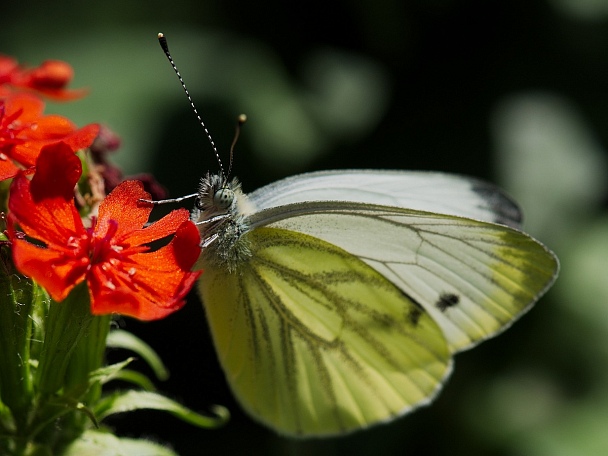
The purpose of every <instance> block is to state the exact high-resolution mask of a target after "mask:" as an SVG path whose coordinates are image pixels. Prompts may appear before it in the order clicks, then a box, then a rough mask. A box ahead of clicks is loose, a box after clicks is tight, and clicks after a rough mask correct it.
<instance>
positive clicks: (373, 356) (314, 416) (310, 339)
mask: <svg viewBox="0 0 608 456" xmlns="http://www.w3.org/2000/svg"><path fill="white" fill-rule="evenodd" d="M243 241H245V242H247V243H248V244H249V248H250V249H251V252H252V256H251V258H250V259H249V260H248V261H247V262H244V263H243V264H241V266H240V267H239V269H238V270H237V271H236V272H234V273H229V272H226V271H223V270H221V269H219V268H213V267H207V268H205V265H204V264H203V268H204V269H205V274H204V277H203V278H202V280H201V281H200V282H199V290H200V292H201V295H202V298H203V301H204V304H205V308H206V313H207V317H208V320H209V323H210V327H211V329H212V333H213V337H214V342H215V345H216V348H217V352H218V354H219V357H220V361H221V363H222V366H223V368H224V370H225V372H226V375H227V378H228V381H229V383H230V385H231V387H232V389H233V391H234V393H235V395H236V396H237V397H238V398H239V401H240V402H241V403H242V404H243V406H244V407H245V408H246V409H247V410H248V411H249V412H250V413H251V414H252V415H253V416H254V417H257V418H258V419H259V420H261V421H262V422H265V423H266V424H268V425H269V426H271V427H272V428H274V429H276V430H278V431H279V432H282V433H285V434H290V435H332V434H340V433H344V432H348V431H351V430H354V429H358V428H361V427H366V426H369V425H371V424H374V423H377V422H382V421H387V420H389V419H391V418H392V417H394V416H397V415H400V414H403V413H406V412H407V411H409V410H411V409H412V408H414V407H416V406H418V405H422V404H424V403H426V402H428V401H429V400H430V399H431V398H432V397H433V396H434V394H435V392H436V391H437V390H438V389H439V387H440V386H441V384H442V382H443V380H444V379H445V377H446V376H447V375H448V373H449V371H450V366H451V359H450V352H449V349H448V344H447V343H446V340H445V338H444V335H443V333H442V331H441V329H440V328H439V326H438V325H437V324H436V323H435V322H434V321H433V320H432V318H430V316H429V315H428V313H427V312H426V311H425V310H424V309H423V308H422V307H420V306H419V305H418V304H417V303H416V302H414V301H412V300H411V299H410V298H409V297H408V296H406V295H405V294H404V293H403V292H402V291H401V290H399V289H398V288H397V287H395V286H394V285H393V284H392V283H391V282H389V281H388V280H386V279H385V278H384V277H383V276H382V275H381V274H379V273H378V272H376V271H375V270H374V269H372V268H370V267H369V266H368V265H367V264H365V263H364V262H363V261H361V260H359V259H358V258H356V257H355V256H352V255H350V254H349V253H348V252H346V251H344V250H342V249H341V248H339V247H336V246H334V245H331V244H329V243H327V242H325V241H323V240H321V239H317V238H315V237H312V236H309V235H306V234H302V233H298V232H294V231H289V230H284V229H276V228H265V227H260V228H256V229H254V230H252V231H250V232H248V233H247V234H246V235H245V236H244V239H243Z"/></svg>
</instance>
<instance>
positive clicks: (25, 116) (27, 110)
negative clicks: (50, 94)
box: [4, 93, 44, 123]
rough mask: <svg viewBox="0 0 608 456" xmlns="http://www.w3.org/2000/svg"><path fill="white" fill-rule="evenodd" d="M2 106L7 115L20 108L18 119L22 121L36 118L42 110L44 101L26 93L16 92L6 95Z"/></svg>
mask: <svg viewBox="0 0 608 456" xmlns="http://www.w3.org/2000/svg"><path fill="white" fill-rule="evenodd" d="M4 106H5V109H6V115H7V116H10V115H12V114H14V113H16V112H17V111H19V110H22V113H21V115H20V116H19V121H20V122H24V123H27V122H33V121H35V120H37V119H38V118H40V116H41V115H42V113H43V112H44V102H43V101H42V100H41V99H40V98H38V97H36V96H35V95H31V94H28V93H17V94H14V95H11V96H9V97H7V98H6V99H5V100H4Z"/></svg>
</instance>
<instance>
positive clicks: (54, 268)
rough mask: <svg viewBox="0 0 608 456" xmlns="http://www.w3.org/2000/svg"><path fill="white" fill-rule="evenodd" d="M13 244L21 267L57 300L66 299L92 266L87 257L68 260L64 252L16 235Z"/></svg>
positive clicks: (17, 262)
mask: <svg viewBox="0 0 608 456" xmlns="http://www.w3.org/2000/svg"><path fill="white" fill-rule="evenodd" d="M11 247H12V252H13V259H14V262H15V266H17V269H18V270H19V271H20V272H21V273H23V274H25V275H26V276H29V277H32V278H34V280H36V282H38V283H39V284H40V285H42V286H43V287H44V288H45V290H46V291H48V293H49V294H50V295H51V297H52V298H53V299H54V300H55V301H63V300H64V299H65V298H66V296H67V295H68V294H69V293H70V291H71V290H72V288H74V287H75V286H76V285H77V284H79V283H80V282H82V281H83V280H84V277H85V272H86V269H87V266H88V261H87V260H86V258H83V259H80V260H79V259H70V261H66V256H65V254H64V252H61V251H57V250H54V249H44V248H41V247H37V246H35V245H33V244H30V243H29V242H27V241H25V240H20V239H14V238H13V239H12V243H11Z"/></svg>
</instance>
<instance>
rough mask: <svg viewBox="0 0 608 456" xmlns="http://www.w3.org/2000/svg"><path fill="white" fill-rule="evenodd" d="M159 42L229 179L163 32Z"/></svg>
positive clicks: (160, 34)
mask: <svg viewBox="0 0 608 456" xmlns="http://www.w3.org/2000/svg"><path fill="white" fill-rule="evenodd" d="M158 42H159V43H160V47H161V48H162V49H163V52H164V53H165V55H166V56H167V59H169V63H170V64H171V66H172V67H173V71H175V74H176V75H177V78H178V79H179V82H180V83H181V85H182V88H183V89H184V92H185V93H186V97H188V101H189V102H190V107H191V108H192V110H193V111H194V114H195V115H196V118H197V119H198V122H199V124H200V125H201V127H203V130H205V134H206V135H207V139H209V142H210V143H211V147H212V148H213V152H215V158H216V159H217V162H218V164H219V165H220V171H221V172H222V176H224V180H226V179H227V178H226V173H225V172H224V166H223V165H222V160H221V159H220V154H219V153H218V151H217V147H215V143H214V142H213V138H212V137H211V133H209V130H207V126H206V125H205V122H203V119H201V116H200V115H199V113H198V111H197V110H196V106H194V101H192V97H191V96H190V93H189V92H188V89H187V88H186V84H185V83H184V80H183V79H182V75H181V74H180V73H179V70H178V69H177V66H176V65H175V62H174V61H173V57H171V53H170V52H169V45H168V44H167V38H165V35H163V34H162V33H159V34H158ZM237 136H238V135H237ZM230 168H232V149H231V151H230ZM228 174H230V171H228Z"/></svg>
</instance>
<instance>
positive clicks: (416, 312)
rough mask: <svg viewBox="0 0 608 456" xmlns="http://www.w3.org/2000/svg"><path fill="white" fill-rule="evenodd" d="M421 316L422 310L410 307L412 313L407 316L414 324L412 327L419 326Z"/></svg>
mask: <svg viewBox="0 0 608 456" xmlns="http://www.w3.org/2000/svg"><path fill="white" fill-rule="evenodd" d="M421 316H422V309H420V308H418V307H414V306H412V307H410V311H409V312H408V314H407V319H408V321H409V322H410V323H411V324H412V326H418V322H419V321H420V317H421Z"/></svg>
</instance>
